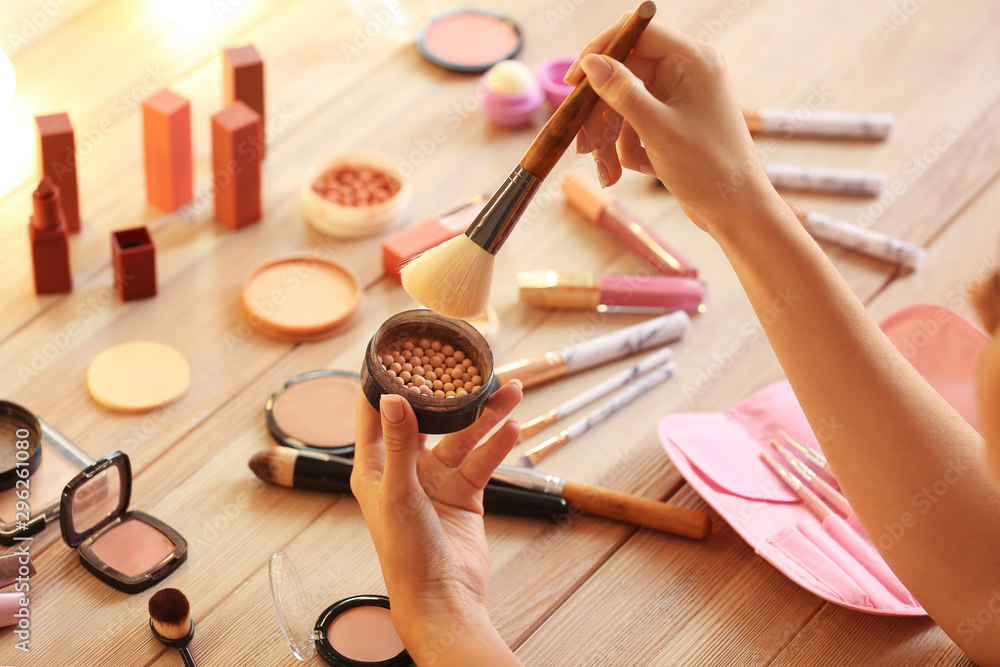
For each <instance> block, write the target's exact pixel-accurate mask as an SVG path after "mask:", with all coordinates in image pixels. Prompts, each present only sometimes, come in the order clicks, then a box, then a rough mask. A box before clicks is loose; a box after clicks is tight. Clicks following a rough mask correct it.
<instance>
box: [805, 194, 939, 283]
mask: <svg viewBox="0 0 1000 667" xmlns="http://www.w3.org/2000/svg"><path fill="white" fill-rule="evenodd" d="M791 209H792V212H793V213H795V217H797V218H798V219H799V220H800V221H801V222H802V225H803V226H804V227H805V228H806V231H807V232H809V234H811V235H812V237H813V238H816V239H819V240H820V241H826V242H827V243H834V244H836V245H839V246H841V247H843V248H848V249H850V250H854V251H856V252H860V253H862V254H865V255H868V256H869V257H874V258H876V259H881V260H884V261H886V262H892V263H893V264H899V265H900V266H905V267H906V268H908V269H910V270H912V271H916V270H917V269H919V268H920V266H921V265H922V264H923V263H924V255H925V254H926V251H925V250H924V249H923V248H921V247H920V246H918V245H916V244H913V243H907V242H906V241H901V240H899V239H897V238H893V237H892V236H889V235H888V234H883V233H882V232H876V231H875V230H873V229H864V228H862V227H858V226H857V225H852V224H851V223H849V222H846V221H844V220H838V219H837V218H834V217H832V216H829V215H826V214H824V213H817V212H816V211H807V210H805V209H802V208H799V207H797V206H792V207H791Z"/></svg>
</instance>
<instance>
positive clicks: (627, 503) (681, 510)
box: [562, 482, 712, 540]
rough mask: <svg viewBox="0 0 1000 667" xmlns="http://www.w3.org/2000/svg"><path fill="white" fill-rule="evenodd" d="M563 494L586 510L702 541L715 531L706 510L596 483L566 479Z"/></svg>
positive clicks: (569, 500) (567, 499) (568, 500)
mask: <svg viewBox="0 0 1000 667" xmlns="http://www.w3.org/2000/svg"><path fill="white" fill-rule="evenodd" d="M562 497H563V498H565V499H566V501H567V502H570V503H572V504H574V505H576V506H577V507H579V508H580V509H582V510H583V511H585V512H589V513H590V514H596V515H598V516H603V517H607V518H609V519H617V520H619V521H626V522H628V523H632V524H635V525H637V526H645V527H647V528H655V529H656V530H662V531H663V532H666V533H673V534H674V535H683V536H684V537H691V538H694V539H696V540H703V539H705V538H706V537H708V534H709V533H710V532H712V520H711V519H709V518H708V515H707V514H705V513H704V512H699V511H697V510H692V509H688V508H686V507H678V506H677V505H670V504H668V503H663V502H660V501H658V500H650V499H649V498H642V497H640V496H633V495H629V494H627V493H620V492H618V491H611V490H609V489H601V488H598V487H596V486H589V485H587V484H580V483H579V482H566V486H564V487H563V491H562Z"/></svg>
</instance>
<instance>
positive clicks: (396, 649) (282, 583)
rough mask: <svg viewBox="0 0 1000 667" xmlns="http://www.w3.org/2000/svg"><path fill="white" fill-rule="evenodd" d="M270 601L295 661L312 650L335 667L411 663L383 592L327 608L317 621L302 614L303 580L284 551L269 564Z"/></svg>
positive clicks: (392, 666)
mask: <svg viewBox="0 0 1000 667" xmlns="http://www.w3.org/2000/svg"><path fill="white" fill-rule="evenodd" d="M267 575H268V579H269V580H270V583H271V599H272V600H273V602H274V612H275V613H276V614H277V616H278V624H279V625H280V626H281V632H282V634H283V635H284V636H285V641H286V642H287V643H288V648H290V649H291V651H292V654H293V655H294V656H295V657H296V658H298V659H299V660H309V659H310V658H312V657H313V655H314V653H319V654H320V657H322V658H323V660H324V661H326V663H327V664H328V665H333V666H334V667H366V666H370V667H406V666H409V665H413V661H412V660H411V659H410V655H409V654H408V653H407V652H406V648H405V647H404V646H403V640H401V639H400V638H399V635H398V634H397V633H396V628H395V627H394V626H393V624H392V616H391V614H390V612H389V598H387V597H385V596H384V595H355V596H353V597H349V598H345V599H343V600H340V601H339V602H335V603H334V604H332V605H330V606H329V607H327V608H326V609H325V610H324V611H323V612H322V613H320V615H319V618H318V619H317V620H316V623H315V624H312V623H310V620H309V619H310V616H307V615H306V610H305V595H304V589H303V588H302V583H301V580H300V579H299V575H298V573H297V572H296V571H295V567H294V566H293V565H292V562H291V559H290V558H289V557H288V555H287V554H285V553H284V552H283V551H276V552H274V553H273V554H271V557H270V558H269V559H268V563H267Z"/></svg>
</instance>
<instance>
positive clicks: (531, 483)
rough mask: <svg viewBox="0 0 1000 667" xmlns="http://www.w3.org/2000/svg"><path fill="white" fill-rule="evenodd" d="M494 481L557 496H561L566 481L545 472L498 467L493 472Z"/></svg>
mask: <svg viewBox="0 0 1000 667" xmlns="http://www.w3.org/2000/svg"><path fill="white" fill-rule="evenodd" d="M493 479H495V480H497V481H500V482H507V483H508V484H513V485H514V486H520V487H521V488H523V489H530V490H531V491H539V492H541V493H548V494H552V495H556V496H561V495H562V491H563V487H565V486H566V481H565V480H563V479H562V478H561V477H556V476H555V475H547V474H545V473H543V472H535V471H533V470H523V469H521V468H511V467H510V466H498V467H497V469H496V470H494V471H493Z"/></svg>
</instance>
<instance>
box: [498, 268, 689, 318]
mask: <svg viewBox="0 0 1000 667" xmlns="http://www.w3.org/2000/svg"><path fill="white" fill-rule="evenodd" d="M517 284H518V287H520V291H521V301H522V302H524V303H530V304H531V305H533V306H541V307H542V308H564V309H567V310H603V311H604V312H613V311H614V308H615V307H623V308H629V309H632V308H648V309H655V310H660V311H672V310H686V311H688V312H694V311H698V310H699V309H700V308H701V305H702V301H703V299H704V297H705V284H704V283H703V282H701V281H700V280H695V279H694V278H684V277H682V276H636V275H628V274H613V273H600V274H598V273H560V272H558V271H523V272H521V273H519V274H517Z"/></svg>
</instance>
